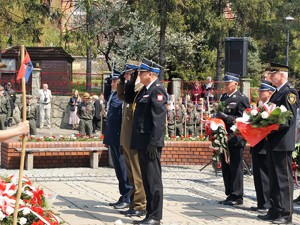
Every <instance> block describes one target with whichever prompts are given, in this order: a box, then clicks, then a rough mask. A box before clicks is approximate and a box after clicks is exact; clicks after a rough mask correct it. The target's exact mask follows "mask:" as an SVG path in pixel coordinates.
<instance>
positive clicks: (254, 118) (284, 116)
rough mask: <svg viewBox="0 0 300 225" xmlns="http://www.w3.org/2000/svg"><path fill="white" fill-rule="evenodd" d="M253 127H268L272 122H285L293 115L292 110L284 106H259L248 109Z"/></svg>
mask: <svg viewBox="0 0 300 225" xmlns="http://www.w3.org/2000/svg"><path fill="white" fill-rule="evenodd" d="M246 113H247V114H248V115H249V122H250V124H251V126H252V127H267V126H270V125H272V124H280V125H281V124H285V123H287V121H288V120H289V119H291V118H292V117H293V114H292V112H291V111H288V110H286V108H285V107H284V106H280V107H273V109H272V108H271V106H270V109H269V108H268V107H267V106H259V107H258V108H257V109H252V110H248V109H247V110H246Z"/></svg>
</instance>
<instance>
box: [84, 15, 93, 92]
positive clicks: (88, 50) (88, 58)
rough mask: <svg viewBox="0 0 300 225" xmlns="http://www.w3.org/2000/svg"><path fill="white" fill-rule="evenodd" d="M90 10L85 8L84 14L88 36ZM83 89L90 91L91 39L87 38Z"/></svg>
mask: <svg viewBox="0 0 300 225" xmlns="http://www.w3.org/2000/svg"><path fill="white" fill-rule="evenodd" d="M90 19H91V18H90V11H88V10H87V14H86V32H87V35H88V36H89V37H90V33H89V31H90V22H91V21H90ZM85 90H86V92H88V93H91V92H92V54H91V40H90V38H89V39H88V42H87V45H86V86H85Z"/></svg>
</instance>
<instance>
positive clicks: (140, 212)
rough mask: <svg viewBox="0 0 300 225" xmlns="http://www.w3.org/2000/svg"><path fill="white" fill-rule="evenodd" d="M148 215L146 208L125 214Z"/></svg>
mask: <svg viewBox="0 0 300 225" xmlns="http://www.w3.org/2000/svg"><path fill="white" fill-rule="evenodd" d="M145 215H146V211H145V210H134V209H133V210H132V211H130V212H128V213H126V214H125V216H129V217H131V216H138V217H141V216H145Z"/></svg>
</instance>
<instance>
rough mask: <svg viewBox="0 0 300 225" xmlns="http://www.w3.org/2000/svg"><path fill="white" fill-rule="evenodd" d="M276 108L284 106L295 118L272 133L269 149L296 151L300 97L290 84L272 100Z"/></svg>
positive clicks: (274, 95)
mask: <svg viewBox="0 0 300 225" xmlns="http://www.w3.org/2000/svg"><path fill="white" fill-rule="evenodd" d="M270 102H272V103H274V104H275V105H276V106H281V105H284V106H285V107H286V108H287V110H290V111H291V112H292V113H293V118H292V119H290V120H289V121H287V123H286V124H283V125H280V127H279V129H278V130H277V131H272V132H271V133H270V134H269V135H268V136H267V138H268V143H269V147H270V149H271V150H272V151H294V150H295V129H296V117H297V108H298V107H299V97H298V93H297V91H296V89H294V88H293V87H292V86H291V84H290V83H289V82H287V83H285V84H284V85H283V86H282V87H281V89H280V90H279V91H276V92H275V93H274V94H273V95H272V97H271V98H270Z"/></svg>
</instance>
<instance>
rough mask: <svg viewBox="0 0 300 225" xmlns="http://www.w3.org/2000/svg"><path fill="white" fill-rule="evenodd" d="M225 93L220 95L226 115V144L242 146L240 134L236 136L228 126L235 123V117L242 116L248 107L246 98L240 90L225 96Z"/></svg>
mask: <svg viewBox="0 0 300 225" xmlns="http://www.w3.org/2000/svg"><path fill="white" fill-rule="evenodd" d="M226 96H227V94H223V95H222V96H221V99H220V100H221V101H223V102H224V104H225V105H224V106H225V108H224V113H226V114H227V115H228V118H227V120H226V121H224V122H225V125H226V130H227V132H228V146H229V147H243V146H244V145H245V141H244V139H243V138H241V137H240V136H236V135H235V134H234V132H233V131H232V130H230V127H231V126H232V125H233V124H234V123H235V119H236V118H237V117H242V116H243V112H244V110H245V109H246V108H250V103H249V100H248V98H247V97H246V96H245V95H244V94H242V93H241V92H240V91H236V92H235V93H234V94H232V95H231V96H230V97H228V98H226Z"/></svg>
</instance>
